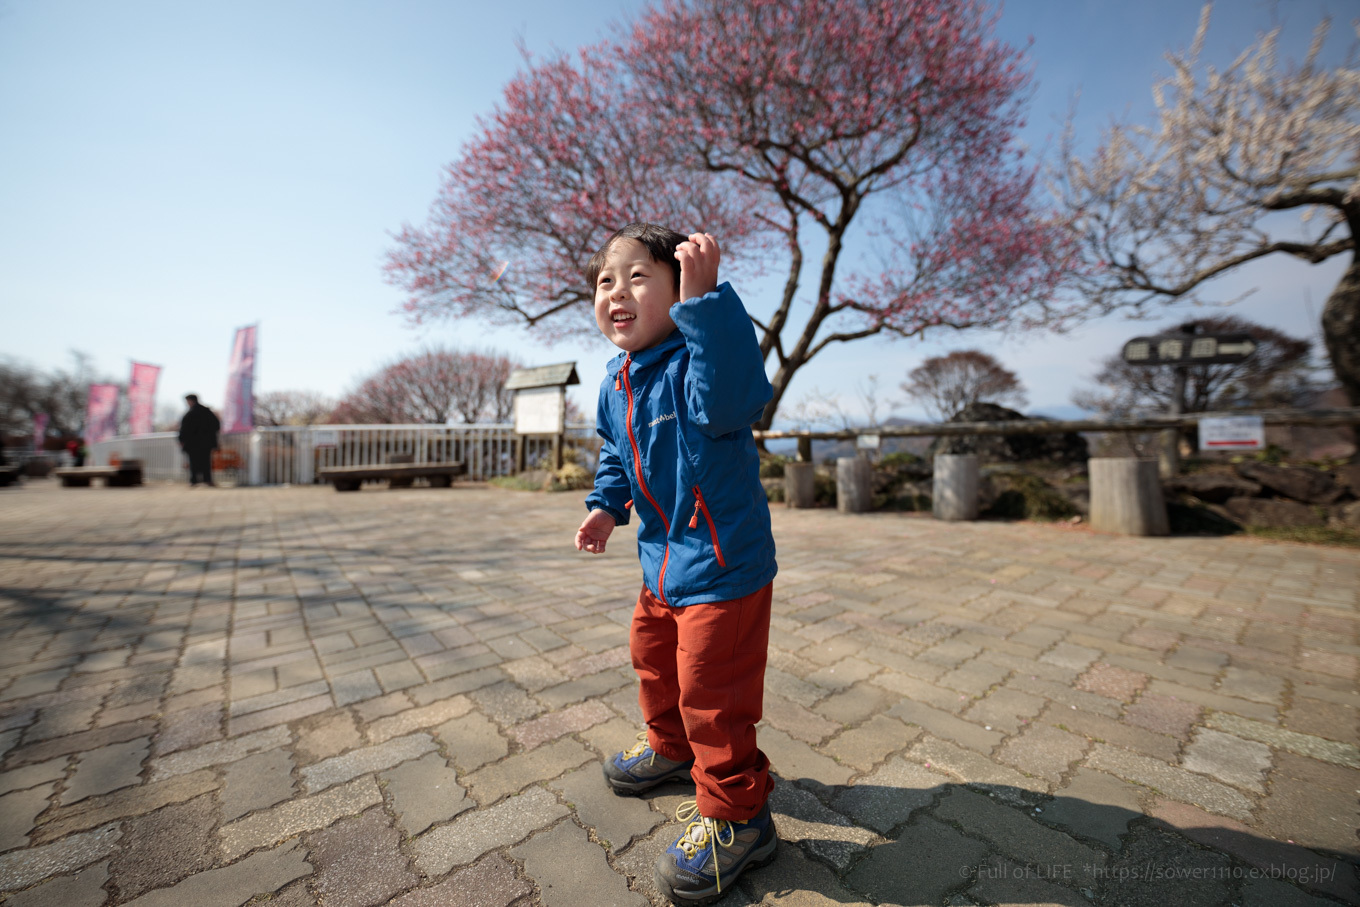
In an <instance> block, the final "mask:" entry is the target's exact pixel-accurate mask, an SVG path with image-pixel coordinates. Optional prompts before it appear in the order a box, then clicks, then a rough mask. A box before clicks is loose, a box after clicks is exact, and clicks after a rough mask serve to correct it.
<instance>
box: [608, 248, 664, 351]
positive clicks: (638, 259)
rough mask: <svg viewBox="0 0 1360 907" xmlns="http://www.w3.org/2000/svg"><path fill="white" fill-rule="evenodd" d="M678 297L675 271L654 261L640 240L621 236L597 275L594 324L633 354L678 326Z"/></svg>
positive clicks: (621, 347)
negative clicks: (673, 315) (673, 313)
mask: <svg viewBox="0 0 1360 907" xmlns="http://www.w3.org/2000/svg"><path fill="white" fill-rule="evenodd" d="M679 301H680V294H679V293H678V292H677V291H676V289H675V272H673V271H672V270H671V268H670V266H669V265H667V264H664V263H663V262H659V261H653V260H652V256H651V254H650V253H648V251H647V247H646V246H644V245H643V244H642V243H640V242H638V241H637V240H636V239H619V240H616V241H615V242H614V244H613V245H611V246H610V247H609V250H608V252H606V253H605V261H604V267H603V268H601V269H600V274H599V277H597V278H596V279H595V323H596V324H598V325H599V326H600V330H601V331H602V332H603V333H604V335H605V336H606V337H608V338H609V341H610V342H611V343H613V344H614V345H615V346H617V347H619V348H620V349H624V350H627V351H628V352H630V353H636V352H640V351H641V350H645V349H647V348H648V347H651V346H655V345H656V344H658V343H660V342H661V341H662V340H665V339H666V338H667V337H668V336H670V333H671V331H674V330H675V322H674V321H672V320H671V312H670V308H671V306H672V305H674V304H675V303H677V302H679Z"/></svg>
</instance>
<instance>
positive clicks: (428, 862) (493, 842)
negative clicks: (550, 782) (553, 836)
mask: <svg viewBox="0 0 1360 907" xmlns="http://www.w3.org/2000/svg"><path fill="white" fill-rule="evenodd" d="M567 812H568V811H567V808H566V807H565V806H563V805H562V804H561V803H558V802H557V798H556V797H554V796H553V795H552V794H550V793H549V792H548V791H546V790H544V789H543V788H541V787H534V788H531V789H529V790H527V791H525V792H524V793H523V794H521V795H519V796H516V797H510V798H508V799H506V800H503V801H501V802H499V803H497V804H496V805H495V806H492V807H491V808H489V809H480V810H477V811H475V812H467V813H463V815H461V816H459V817H458V818H456V819H454V820H453V821H452V822H451V823H449V824H448V825H441V826H440V827H438V828H435V829H432V830H431V831H427V832H426V833H425V834H423V835H421V836H420V837H418V838H416V839H415V840H414V841H413V842H412V844H411V852H412V853H413V854H414V856H415V862H416V866H417V867H418V868H419V869H420V871H421V872H423V873H424V874H425V875H426V876H428V877H430V878H436V877H438V876H442V875H444V874H445V873H446V872H448V871H449V870H450V869H452V868H454V867H455V866H462V865H464V864H466V863H471V862H472V861H473V860H475V859H477V858H478V857H480V856H481V855H482V854H484V853H487V852H488V851H492V850H496V849H498V848H501V847H505V846H507V845H510V844H516V843H518V842H520V841H522V840H524V839H525V838H526V837H528V836H529V835H530V834H532V833H533V832H534V831H536V830H537V829H539V828H542V827H544V826H545V825H548V824H549V823H551V822H553V821H555V820H557V819H560V818H561V817H562V816H565V815H567Z"/></svg>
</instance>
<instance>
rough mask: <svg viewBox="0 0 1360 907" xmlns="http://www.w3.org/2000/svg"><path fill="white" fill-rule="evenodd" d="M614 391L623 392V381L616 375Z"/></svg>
mask: <svg viewBox="0 0 1360 907" xmlns="http://www.w3.org/2000/svg"><path fill="white" fill-rule="evenodd" d="M614 390H616V391H621V390H623V379H622V378H620V377H619V376H618V375H617V374H616V375H614Z"/></svg>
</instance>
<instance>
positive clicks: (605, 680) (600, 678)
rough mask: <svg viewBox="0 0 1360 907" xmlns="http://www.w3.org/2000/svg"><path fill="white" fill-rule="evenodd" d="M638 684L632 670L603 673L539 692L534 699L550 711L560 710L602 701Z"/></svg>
mask: <svg viewBox="0 0 1360 907" xmlns="http://www.w3.org/2000/svg"><path fill="white" fill-rule="evenodd" d="M636 684H637V677H636V676H635V675H634V674H633V671H632V668H627V669H620V670H618V671H601V672H600V673H599V674H592V675H591V676H589V677H582V678H581V679H580V680H572V681H569V682H567V683H560V684H558V685H557V686H555V687H548V688H547V689H545V690H539V691H538V692H537V693H536V694H534V698H535V699H537V700H538V701H539V702H541V703H543V704H544V705H546V706H547V707H548V708H550V709H560V708H562V707H564V706H568V705H571V704H573V703H577V702H589V701H591V700H594V699H602V698H604V697H605V696H607V695H608V694H610V693H612V692H614V691H615V690H617V689H619V688H620V687H635V686H636Z"/></svg>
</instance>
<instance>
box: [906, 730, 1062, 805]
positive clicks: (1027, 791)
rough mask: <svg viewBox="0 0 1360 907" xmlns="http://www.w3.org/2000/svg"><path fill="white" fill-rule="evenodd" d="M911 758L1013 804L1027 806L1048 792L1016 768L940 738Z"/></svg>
mask: <svg viewBox="0 0 1360 907" xmlns="http://www.w3.org/2000/svg"><path fill="white" fill-rule="evenodd" d="M907 756H908V757H909V758H910V759H911V760H913V761H915V762H920V763H922V764H923V765H925V767H926V768H929V769H934V770H935V771H937V772H944V773H945V774H947V775H951V776H953V777H954V778H955V779H957V780H959V781H962V782H964V783H965V784H969V785H972V786H973V787H977V788H980V789H982V790H984V791H987V792H988V793H995V794H996V795H997V796H998V797H1001V798H1002V799H1004V800H1006V801H1007V802H1009V803H1022V804H1023V803H1027V802H1029V801H1030V800H1033V799H1035V798H1036V795H1039V794H1043V793H1045V792H1046V791H1047V788H1048V785H1047V784H1045V783H1044V782H1042V781H1038V780H1035V779H1034V778H1030V777H1028V776H1026V775H1022V774H1020V773H1019V772H1017V771H1015V770H1014V769H1010V768H1006V767H1005V766H1002V765H997V764H996V763H995V762H993V761H992V760H990V759H988V758H987V757H985V756H980V755H978V754H977V753H975V752H973V751H972V750H966V749H964V748H963V747H960V746H955V745H954V744H952V743H950V742H949V741H947V740H940V739H939V738H937V737H929V736H927V737H924V738H922V740H921V742H920V743H918V744H916V745H915V746H913V747H912V748H911V750H910V751H909V752H908V753H907Z"/></svg>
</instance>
